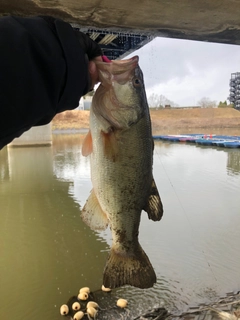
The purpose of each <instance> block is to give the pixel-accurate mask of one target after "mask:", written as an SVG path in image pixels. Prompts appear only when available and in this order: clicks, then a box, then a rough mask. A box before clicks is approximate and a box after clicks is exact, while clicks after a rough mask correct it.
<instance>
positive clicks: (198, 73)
mask: <svg viewBox="0 0 240 320" xmlns="http://www.w3.org/2000/svg"><path fill="white" fill-rule="evenodd" d="M134 55H138V56H139V65H140V67H141V69H142V71H143V74H144V81H145V87H146V92H147V96H149V95H150V94H151V93H156V94H159V95H161V94H162V95H164V96H165V97H167V98H168V99H169V100H172V101H173V102H175V103H177V104H178V105H179V106H192V105H197V104H198V101H199V100H200V99H201V98H203V97H208V98H209V99H210V100H215V101H217V103H219V101H224V100H226V99H227V97H228V96H229V80H230V77H231V73H233V72H240V46H237V45H224V44H216V43H207V42H200V41H188V40H176V39H168V38H155V39H154V40H153V41H151V42H150V43H148V44H147V45H145V46H144V47H143V48H141V49H139V50H137V51H135V52H134V53H133V54H131V55H130V56H134Z"/></svg>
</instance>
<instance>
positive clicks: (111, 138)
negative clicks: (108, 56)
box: [82, 56, 163, 288]
mask: <svg viewBox="0 0 240 320" xmlns="http://www.w3.org/2000/svg"><path fill="white" fill-rule="evenodd" d="M97 68H98V71H99V77H100V82H101V84H100V86H99V87H98V89H97V91H96V93H95V95H94V97H93V101H92V106H91V109H90V131H89V133H88V134H87V136H86V137H85V140H84V142H83V146H82V154H83V155H85V156H88V155H90V157H91V158H90V161H91V180H92V184H93V189H92V191H91V193H90V196H89V198H88V200H87V202H86V204H85V206H84V207H83V210H82V218H83V220H84V222H85V223H86V224H87V225H88V226H89V227H90V228H91V229H93V230H103V229H105V228H107V226H108V224H110V228H111V232H112V247H111V251H110V253H109V257H108V260H107V263H106V266H105V269H104V274H103V285H104V286H105V287H107V288H116V287H119V286H123V285H125V284H129V285H132V286H135V287H139V288H149V287H152V286H153V284H154V283H155V282H156V274H155V272H154V270H153V267H152V265H151V263H150V261H149V259H148V257H147V255H146V253H145V252H144V251H143V249H142V248H141V246H140V244H139V242H138V229H139V224H140V218H141V211H142V210H145V211H146V212H147V213H148V217H149V219H152V220H153V221H158V220H160V219H161V217H162V214H163V207H162V203H161V199H160V196H159V194H158V190H157V187H156V185H155V182H154V179H153V175H152V164H153V139H152V130H151V120H150V115H149V108H148V104H147V98H146V94H145V88H144V82H143V74H142V71H141V69H140V67H139V65H138V56H135V57H133V58H131V59H127V60H121V61H112V62H111V63H105V62H98V63H97Z"/></svg>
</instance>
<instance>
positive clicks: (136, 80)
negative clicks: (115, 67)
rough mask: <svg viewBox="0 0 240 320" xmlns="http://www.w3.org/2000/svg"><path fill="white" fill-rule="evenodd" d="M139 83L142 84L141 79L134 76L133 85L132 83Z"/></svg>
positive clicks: (135, 84) (137, 85) (138, 84)
mask: <svg viewBox="0 0 240 320" xmlns="http://www.w3.org/2000/svg"><path fill="white" fill-rule="evenodd" d="M141 84H142V81H141V79H139V78H134V79H133V85H134V86H135V87H140V86H141Z"/></svg>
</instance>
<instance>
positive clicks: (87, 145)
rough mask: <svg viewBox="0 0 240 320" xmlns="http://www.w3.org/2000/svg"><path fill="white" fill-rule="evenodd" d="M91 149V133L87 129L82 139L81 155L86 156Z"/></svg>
mask: <svg viewBox="0 0 240 320" xmlns="http://www.w3.org/2000/svg"><path fill="white" fill-rule="evenodd" d="M92 151H93V146H92V134H91V131H90V130H89V131H88V133H87V135H86V137H85V138H84V140H83V144H82V155H83V156H84V157H87V156H88V155H89V154H91V153H92Z"/></svg>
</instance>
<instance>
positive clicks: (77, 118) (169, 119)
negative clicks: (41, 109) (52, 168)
mask: <svg viewBox="0 0 240 320" xmlns="http://www.w3.org/2000/svg"><path fill="white" fill-rule="evenodd" d="M150 114H151V119H152V127H153V133H157V132H158V131H159V130H160V129H164V128H211V129H212V128H240V112H239V111H237V110H235V109H232V108H223V109H218V108H216V109H212V108H211V109H200V108H199V109H162V110H150ZM88 126H89V111H81V110H73V111H66V112H63V113H61V114H58V115H56V117H55V118H54V119H53V122H52V128H53V130H61V129H65V130H68V129H70V130H73V129H75V130H78V129H81V128H88Z"/></svg>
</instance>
